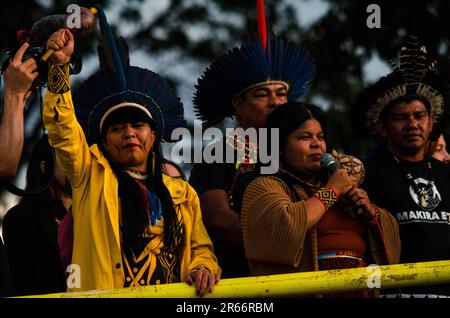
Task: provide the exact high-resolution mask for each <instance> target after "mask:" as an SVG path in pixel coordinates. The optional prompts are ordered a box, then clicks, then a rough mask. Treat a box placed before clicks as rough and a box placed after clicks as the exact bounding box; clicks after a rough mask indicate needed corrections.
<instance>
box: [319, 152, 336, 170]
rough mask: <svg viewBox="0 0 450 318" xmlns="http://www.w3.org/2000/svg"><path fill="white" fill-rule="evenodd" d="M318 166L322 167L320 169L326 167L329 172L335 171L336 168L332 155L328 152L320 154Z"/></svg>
mask: <svg viewBox="0 0 450 318" xmlns="http://www.w3.org/2000/svg"><path fill="white" fill-rule="evenodd" d="M320 166H321V167H322V169H326V170H328V171H329V172H331V173H333V172H335V171H336V169H337V168H338V165H337V163H336V161H335V160H334V157H333V156H332V155H331V154H329V153H324V154H323V155H322V157H321V158H320Z"/></svg>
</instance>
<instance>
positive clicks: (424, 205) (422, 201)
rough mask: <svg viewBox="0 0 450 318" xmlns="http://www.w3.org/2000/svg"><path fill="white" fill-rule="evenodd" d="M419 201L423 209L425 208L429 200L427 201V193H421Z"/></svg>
mask: <svg viewBox="0 0 450 318" xmlns="http://www.w3.org/2000/svg"><path fill="white" fill-rule="evenodd" d="M419 201H420V207H421V208H422V209H425V207H426V205H427V202H426V201H425V194H424V193H420V194H419Z"/></svg>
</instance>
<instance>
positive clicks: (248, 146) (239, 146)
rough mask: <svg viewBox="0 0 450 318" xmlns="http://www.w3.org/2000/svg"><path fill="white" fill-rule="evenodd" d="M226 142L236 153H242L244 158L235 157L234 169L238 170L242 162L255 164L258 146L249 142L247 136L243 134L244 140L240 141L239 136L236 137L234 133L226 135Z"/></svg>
mask: <svg viewBox="0 0 450 318" xmlns="http://www.w3.org/2000/svg"><path fill="white" fill-rule="evenodd" d="M226 143H227V145H229V146H230V147H231V148H233V149H234V150H235V151H236V152H237V154H238V155H239V154H244V158H236V164H235V168H236V170H239V168H240V166H241V165H242V164H256V160H257V156H258V146H257V145H255V144H254V143H252V142H250V141H249V140H248V136H245V141H244V142H242V140H241V138H238V136H236V135H227V136H226Z"/></svg>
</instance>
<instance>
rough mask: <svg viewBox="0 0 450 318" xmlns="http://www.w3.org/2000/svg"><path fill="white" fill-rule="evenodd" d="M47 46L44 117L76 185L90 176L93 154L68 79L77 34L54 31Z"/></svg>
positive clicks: (59, 160) (58, 154)
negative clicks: (50, 52) (48, 54)
mask: <svg viewBox="0 0 450 318" xmlns="http://www.w3.org/2000/svg"><path fill="white" fill-rule="evenodd" d="M47 48H48V49H50V48H51V49H53V50H54V51H55V52H54V53H53V55H52V57H51V64H50V69H49V81H48V91H47V93H46V95H45V98H44V114H43V120H44V125H45V128H46V129H47V130H48V134H49V142H50V145H51V146H52V147H53V148H54V149H55V152H56V161H57V163H58V165H59V166H60V167H61V169H62V170H63V172H64V174H65V175H66V176H67V178H68V179H69V181H70V183H71V185H72V187H74V188H76V187H77V186H79V185H80V184H81V183H82V181H83V180H84V179H85V178H86V177H87V172H88V167H89V165H90V161H91V156H90V152H89V147H88V145H87V142H86V138H85V136H84V133H83V130H82V128H81V126H80V125H79V123H78V121H77V119H76V117H75V109H74V105H73V102H72V94H71V92H70V80H69V61H70V56H71V54H72V53H73V48H74V38H73V35H72V33H71V32H70V31H69V30H67V29H61V30H59V31H57V32H55V33H53V34H52V36H51V37H50V38H49V40H48V41H47Z"/></svg>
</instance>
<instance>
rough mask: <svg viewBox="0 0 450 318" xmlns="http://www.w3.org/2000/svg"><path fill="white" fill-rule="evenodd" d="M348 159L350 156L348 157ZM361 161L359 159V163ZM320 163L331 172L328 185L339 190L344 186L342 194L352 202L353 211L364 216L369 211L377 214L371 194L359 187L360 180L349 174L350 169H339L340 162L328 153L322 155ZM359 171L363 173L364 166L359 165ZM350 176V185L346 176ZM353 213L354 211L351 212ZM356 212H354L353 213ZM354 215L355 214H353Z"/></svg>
mask: <svg viewBox="0 0 450 318" xmlns="http://www.w3.org/2000/svg"><path fill="white" fill-rule="evenodd" d="M346 159H348V158H346ZM355 159H356V158H354V157H353V159H352V161H356V160H355ZM359 162H360V161H359V160H358V162H357V164H358V165H359V164H361V165H362V163H359ZM320 165H321V167H322V168H323V169H326V170H328V171H329V172H330V173H332V174H331V176H330V178H329V180H328V183H327V185H328V186H330V187H332V188H334V189H335V190H336V191H339V188H338V187H339V186H343V187H344V188H343V190H344V191H342V192H341V194H345V198H346V199H347V200H349V201H350V203H351V204H352V209H351V210H352V211H356V215H360V216H363V217H364V218H366V217H367V214H368V213H369V216H373V215H375V209H374V208H373V206H372V205H371V203H370V200H369V196H368V195H367V192H366V191H364V190H363V189H361V188H358V182H357V181H358V180H357V179H356V178H355V177H350V176H349V173H350V172H349V171H347V170H346V169H338V164H337V163H336V161H335V159H334V157H333V156H332V155H331V154H329V153H326V154H324V155H323V156H322V158H321V159H320ZM358 168H359V169H358V170H359V171H358V173H359V174H361V172H360V170H361V169H362V170H363V167H358ZM362 174H363V173H362ZM346 176H347V177H350V178H351V179H350V184H351V186H350V187H348V186H349V183H348V181H349V180H348V179H347V178H346ZM351 213H352V212H351ZM352 214H354V213H352ZM353 216H354V215H353Z"/></svg>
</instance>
